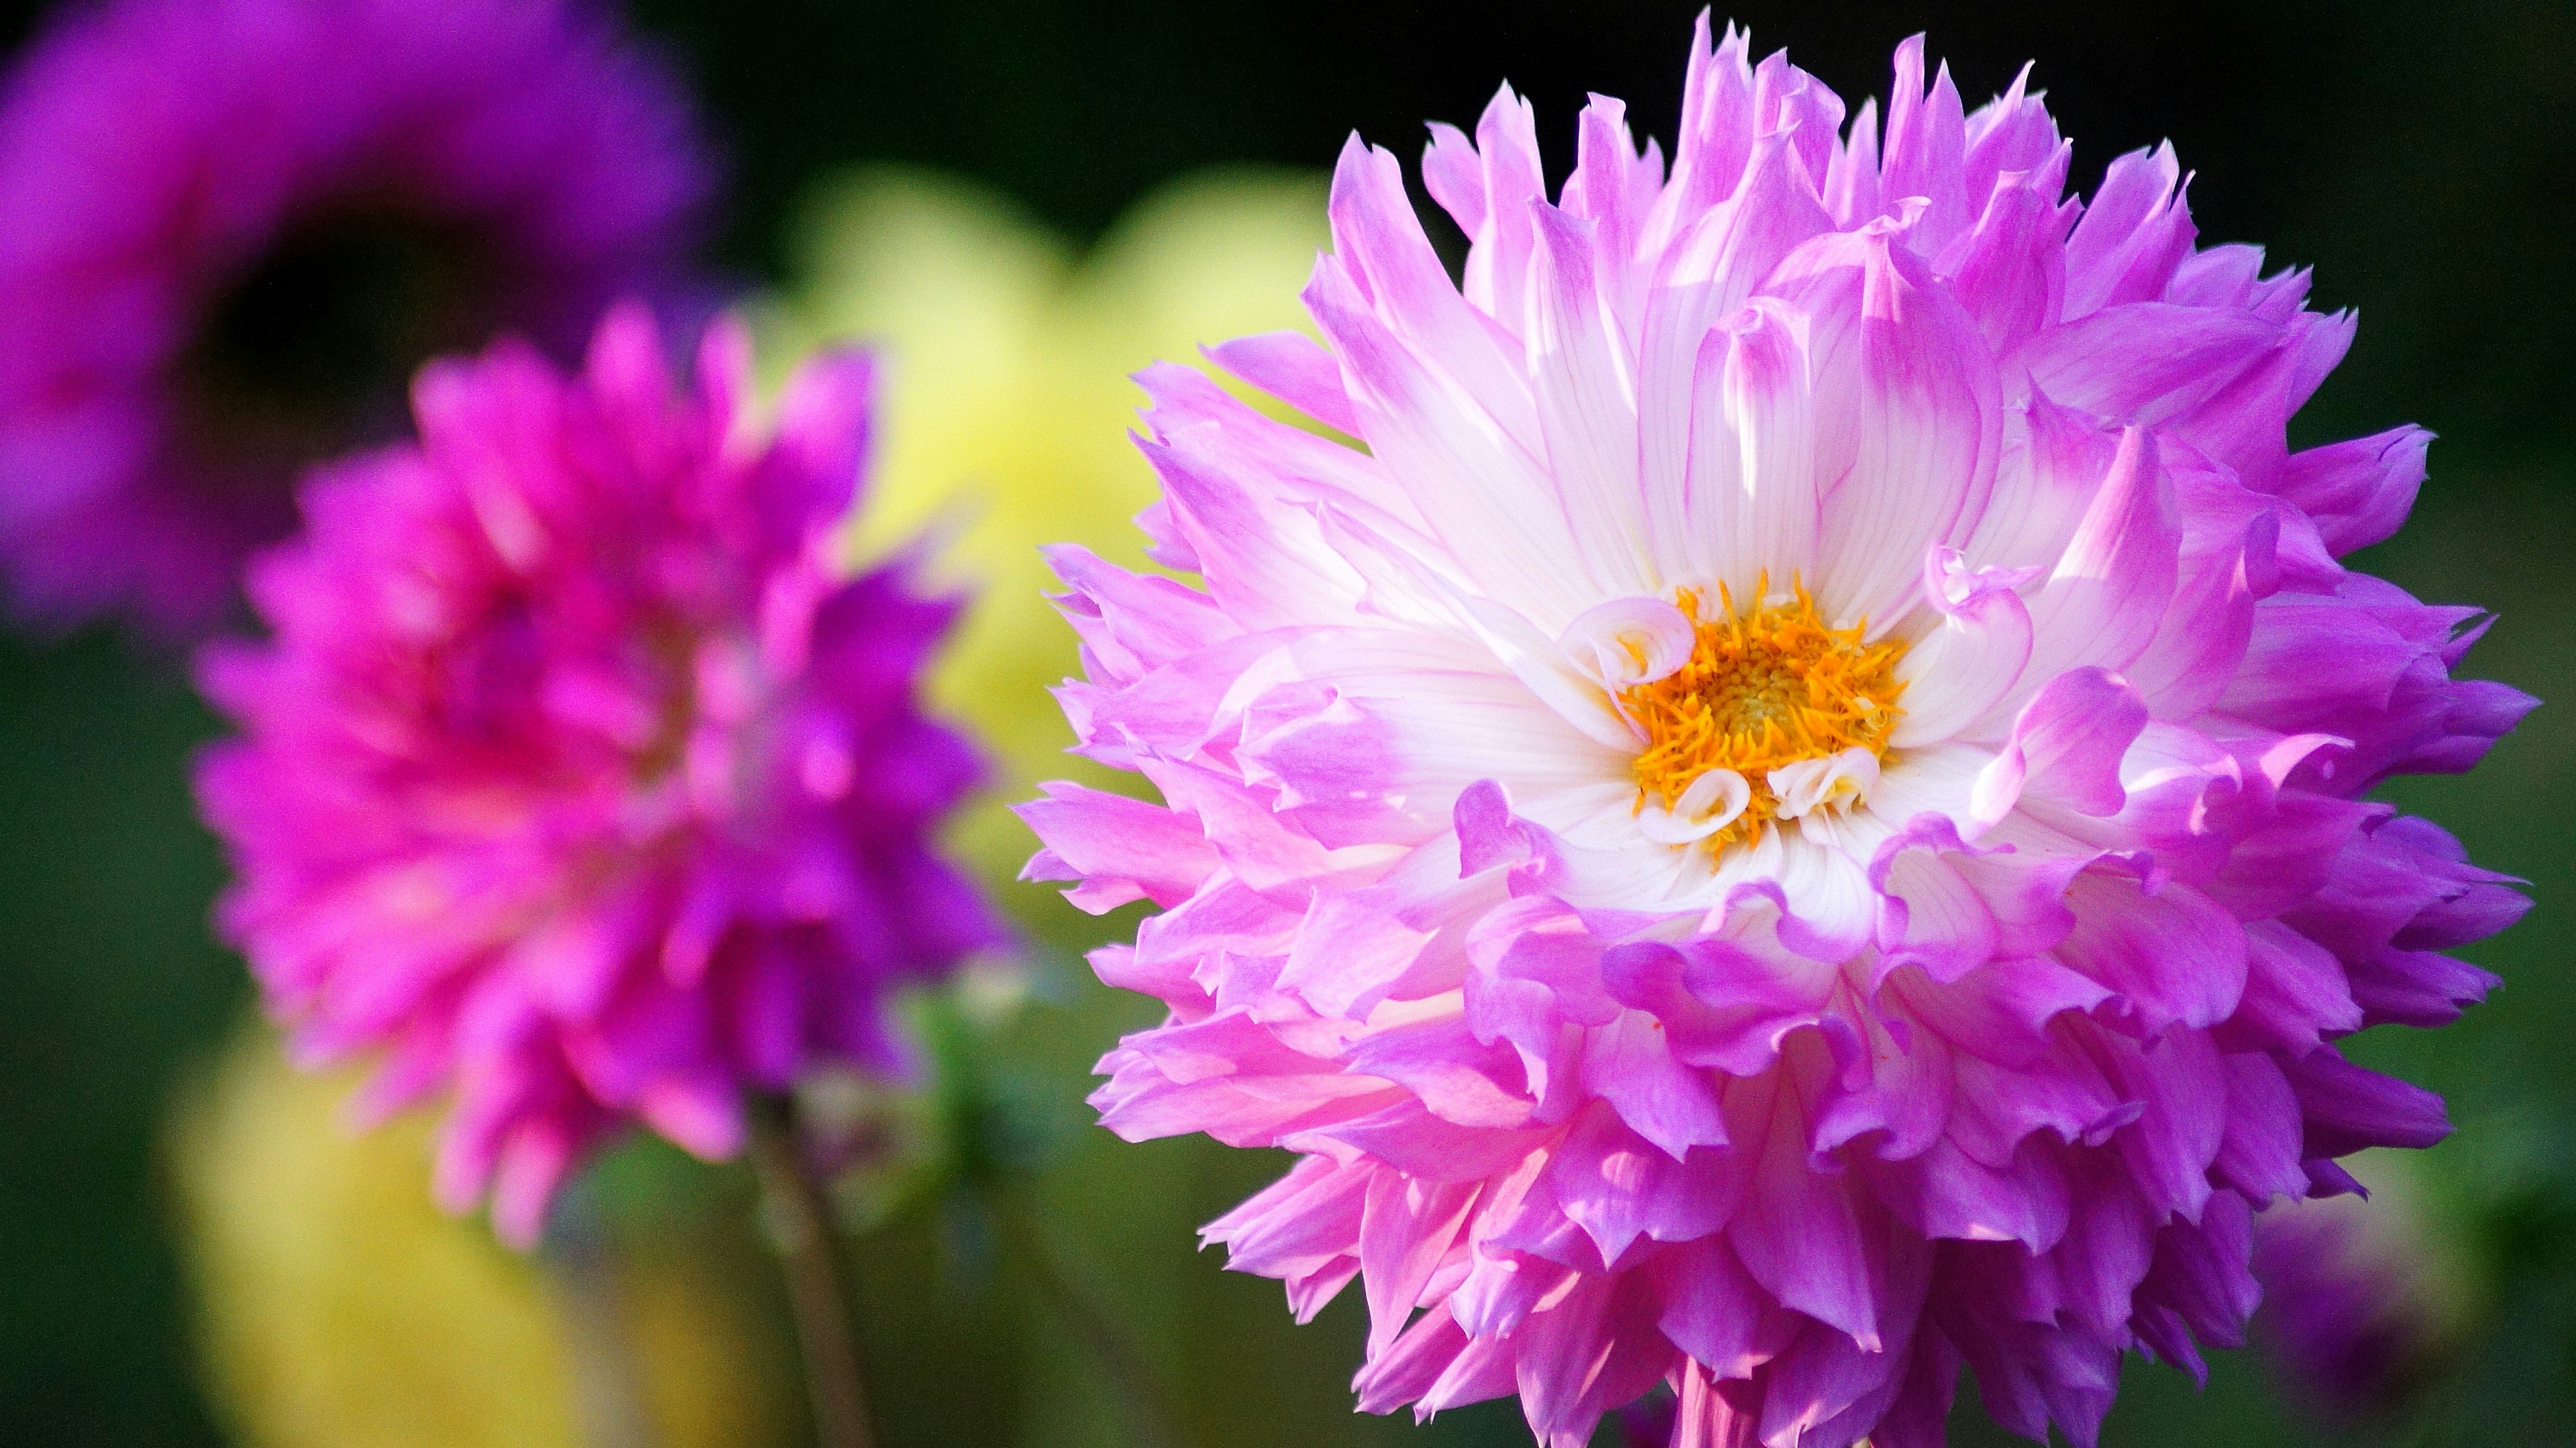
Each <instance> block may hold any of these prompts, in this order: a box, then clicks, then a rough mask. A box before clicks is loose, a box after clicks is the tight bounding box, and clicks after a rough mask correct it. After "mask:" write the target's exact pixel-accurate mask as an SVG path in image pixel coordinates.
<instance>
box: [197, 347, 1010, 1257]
mask: <svg viewBox="0 0 2576 1448" xmlns="http://www.w3.org/2000/svg"><path fill="white" fill-rule="evenodd" d="M749 366H750V354H749V343H748V341H747V339H746V336H745V334H744V332H743V331H742V329H741V328H740V327H739V326H738V325H736V324H734V323H732V322H731V321H729V320H728V321H723V322H719V323H718V324H716V325H715V326H714V327H712V328H710V329H709V331H708V334H707V337H706V340H705V342H704V344H703V345H702V347H701V349H700V354H699V358H698V366H697V382H696V387H695V389H694V391H693V392H687V393H675V391H674V387H673V382H672V379H671V378H670V376H669V374H668V372H667V370H666V365H665V362H664V358H663V354H662V351H661V346H660V343H659V340H658V339H657V337H656V335H655V332H654V328H653V324H652V322H651V320H650V319H649V317H647V316H646V315H645V314H644V313H643V312H642V310H641V309H640V308H624V309H620V310H618V311H616V312H614V313H612V314H611V315H610V317H609V319H608V321H607V322H606V323H605V324H603V325H602V326H601V328H600V330H599V333H598V336H597V338H596V339H595V340H594V341H593V343H592V345H591V350H590V357H589V362H588V365H587V368H586V370H585V371H584V372H583V373H582V374H581V375H580V376H578V377H574V378H569V379H567V378H566V377H564V376H562V375H561V374H560V373H558V372H557V371H556V370H555V369H554V368H553V367H552V366H551V365H549V364H548V363H547V362H546V361H545V360H544V359H543V358H541V357H540V356H539V355H538V354H537V353H536V352H534V351H533V350H531V349H530V348H528V347H525V346H523V345H518V344H515V343H503V344H502V345H500V346H497V347H495V348H494V349H493V350H492V351H491V352H490V353H488V354H487V355H485V356H484V357H482V358H481V359H479V360H474V361H444V362H439V363H434V364H432V365H431V366H430V367H429V368H428V369H426V370H425V371H424V372H423V373H422V375H421V378H420V380H419V382H418V384H417V386H416V387H415V389H414V391H415V404H414V405H415V407H416V410H417V412H418V415H419V426H420V442H419V443H418V445H416V446H412V445H406V446H402V447H398V448H394V449H391V450H388V451H385V452H382V453H378V454H374V455H371V456H364V457H359V458H356V459H353V460H350V461H346V462H342V463H338V464H334V465H331V466H329V467H326V468H324V469H322V470H320V471H318V472H317V473H316V475H315V476H314V479H313V480H312V481H311V482H310V483H309V484H308V485H307V486H306V489H305V492H304V506H305V511H306V515H307V520H308V531H307V533H306V534H305V535H304V536H303V537H302V538H300V539H298V540H297V541H295V542H293V543H290V544H288V545H285V546H283V547H280V548H278V549H276V550H275V551H273V552H271V553H268V554H266V555H264V556H263V557H261V558H259V559H257V560H255V561H254V562H253V563H252V565H251V567H250V570H249V574H248V587H249V590H250V593H251V598H252V602H253V603H254V605H255V606H256V607H257V609H258V611H259V612H260V613H261V614H262V615H263V616H264V617H265V619H266V621H267V622H268V623H269V625H270V626H271V627H272V628H273V629H274V631H275V638H274V641H273V642H266V643H255V644H254V643H219V644H216V645H212V646H210V647H209V648H208V650H207V651H206V653H205V655H204V660H203V667H202V675H203V679H204V683H205V687H206V689H207V691H208V693H209V694H210V695H211V696H212V697H213V698H214V699H215V701H216V702H217V703H218V704H219V705H220V706H221V707H222V708H223V709H224V710H225V711H226V712H228V713H229V714H231V715H232V716H233V718H234V719H235V720H236V721H237V722H238V723H239V724H240V725H241V727H242V730H243V732H244V735H245V737H244V738H242V739H239V740H236V741H232V742H228V743H225V744H223V745H220V746H218V747H217V748H216V749H215V750H213V751H212V752H211V753H210V754H209V755H208V756H207V758H206V759H205V761H204V762H203V764H202V766H201V767H200V770H199V773H198V791H199V796H200V799H201V800H202V803H203V806H204V809H205V812H206V816H207V818H208V820H209V821H210V822H211V823H212V824H213V826H214V827H215V829H216V830H217V832H218V833H219V834H221V835H222V836H223V838H224V840H225V842H226V843H227V845H228V846H229V847H230V849H231V853H232V856H233V859H234V861H235V863H236V865H237V867H238V869H239V872H240V880H239V882H238V883H237V884H236V885H235V886H234V887H233V888H232V889H231V891H230V892H229V893H228V894H227V895H226V896H225V897H224V899H223V901H222V904H221V907H220V915H221V922H222V926H223V929H224V930H225V932H226V934H227V935H228V936H229V937H230V938H231V939H232V940H234V941H235V942H237V943H238V944H239V945H240V946H241V947H242V948H243V950H244V951H245V952H246V953H247V954H248V956H249V958H250V961H251V966H252V969H253V970H254V972H255V973H256V974H257V975H258V977H259V980H260V982H261V984H262V986H263V987H264V988H265V991H266V995H267V999H268V1003H269V1006H270V1008H271V1010H272V1011H273V1012H275V1013H276V1014H277V1015H279V1016H280V1017H282V1018H284V1020H285V1021H286V1022H288V1023H289V1025H290V1026H291V1027H292V1030H293V1036H292V1041H293V1046H294V1049H295V1050H296V1052H297V1054H298V1056H299V1058H300V1059H302V1060H304V1061H306V1062H308V1063H314V1062H322V1061H329V1060H335V1059H339V1058H342V1057H345V1056H349V1055H351V1054H353V1053H357V1052H361V1051H368V1050H372V1049H378V1048H381V1050H382V1053H383V1056H382V1066H381V1069H380V1071H379V1072H378V1074H377V1075H376V1077H375V1078H374V1080H373V1082H372V1083H371V1084H370V1086H369V1088H368V1089H367V1090H366V1092H365V1093H364V1094H363V1096H362V1099H361V1110H362V1111H363V1112H364V1113H365V1114H368V1115H370V1116H380V1115H381V1114H383V1113H386V1112H389V1111H392V1110H394V1109H396V1108H399V1107H401V1106H403V1105H404V1104H406V1103H409V1102H411V1101H414V1100H416V1099H418V1098H420V1097H421V1096H423V1095H424V1094H426V1093H428V1092H430V1091H433V1090H436V1089H439V1088H442V1087H444V1088H448V1089H450V1090H451V1091H452V1093H453V1103H454V1105H453V1113H452V1115H451V1116H450V1118H449V1121H448V1125H447V1129H446V1134H445V1137H444V1140H443V1142H442V1146H441V1158H440V1162H439V1193H440V1196H441V1198H442V1199H443V1200H444V1201H445V1202H447V1203H448V1204H449V1205H450V1206H451V1207H453V1208H456V1209H459V1210H462V1209H464V1208H466V1207H468V1206H470V1205H471V1204H472V1203H473V1202H474V1201H475V1200H477V1199H478V1198H479V1197H480V1196H481V1195H482V1194H483V1193H484V1192H485V1190H486V1189H487V1188H489V1189H490V1190H491V1191H492V1193H493V1196H494V1217H495V1219H496V1221H497V1223H498V1225H499V1227H500V1229H501V1231H502V1233H503V1235H504V1236H506V1237H508V1238H510V1239H511V1240H513V1241H517V1242H523V1243H524V1242H526V1241H528V1240H530V1239H531V1238H532V1237H533V1235H534V1234H535V1233H536V1231H537V1230H538V1228H539V1227H540V1226H541V1224H542V1222H543V1219H544V1213H545V1206H546V1203H547V1201H548V1199H549V1198H550V1196H551V1195H552V1193H553V1191H554V1190H555V1188H556V1186H557V1185H558V1184H559V1183H560V1182H561V1181H562V1179H563V1178H564V1176H565V1175H566V1173H567V1172H568V1171H569V1170H571V1168H572V1167H573V1166H574V1165H575V1163H576V1162H577V1161H578V1159H579V1158H580V1157H581V1155H582V1153H583V1152H584V1151H585V1149H587V1148H588V1147H590V1146H591V1145H593V1144H594V1143H596V1142H598V1141H599V1140H600V1139H601V1138H602V1137H603V1136H604V1135H606V1134H607V1133H609V1132H610V1131H612V1130H614V1129H615V1128H617V1127H618V1126H620V1125H622V1124H623V1123H625V1122H626V1121H628V1120H629V1119H634V1120H640V1121H642V1122H643V1123H644V1124H646V1125H648V1126H650V1127H651V1128H653V1129H654V1130H657V1131H659V1132H661V1133H662V1134H663V1135H665V1136H667V1137H669V1138H671V1139H672V1140H674V1141H676V1142H678V1143H679V1144H680V1145H682V1146H684V1147H686V1148H688V1149H689V1150H691V1151H694V1152H697V1153H698V1154H700V1155H703V1156H707V1157H721V1156H725V1155H728V1154H730V1153H732V1152H733V1151H735V1150H736V1149H737V1148H738V1146H739V1145H740V1143H741V1141H742V1139H743V1133H744V1116H743V1096H744V1094H745V1093H746V1092H775V1091H780V1090H784V1089H785V1088H787V1087H789V1086H791V1085H792V1084H793V1083H795V1082H796V1081H797V1080H798V1079H799V1078H800V1077H802V1076H804V1075H805V1074H806V1073H807V1072H809V1071H810V1070H812V1069H814V1068H816V1067H818V1066H822V1065H826V1064H850V1065H856V1066H859V1067H862V1068H868V1069H878V1070H884V1069H890V1068H895V1067H898V1066H899V1065H900V1064H901V1062H900V1058H899V1052H898V1049H897V1046H896V1044H895V1042H894V1040H893V1039H892V1038H891V1036H890V1034H889V1027H888V1021H887V1019H886V1014H885V1008H886V1003H887V995H888V992H889V991H890V989H892V988H893V987H895V986H898V985H900V984H902V983H904V982H907V981H918V980H926V979H930V978H934V977H937V976H940V975H942V974H944V973H945V972H946V971H947V970H949V969H950V968H951V967H952V966H953V965H955V964H956V963H957V962H958V961H959V960H960V959H961V958H962V957H963V956H965V955H966V954H968V953H970V952H973V951H975V950H978V949H981V948H985V947H991V946H996V945H999V944H1001V943H1002V941H1003V934H1002V931H1001V930H1000V928H999V927H998V925H997V924H996V921H995V919H994V917H993V916H992V914H991V913H990V912H989V911H988V909H987V908H986V906H985V904H984V903H983V902H982V901H981V900H980V899H979V898H978V896H977V894H976V892H975V891H974V889H973V888H972V887H971V886H970V885H969V884H968V883H967V881H966V880H965V878H964V877H963V876H962V875H960V874H959V873H958V872H957V871H955V870H954V869H952V868H951V867H950V866H949V865H948V864H946V863H945V862H943V861H942V860H941V859H939V858H938V857H937V856H936V855H935V854H934V853H933V851H932V848H931V844H930V841H929V839H928V832H929V830H930V829H931V828H932V827H933V826H934V825H935V824H936V823H937V822H938V820H939V819H940V817H941V816H942V814H943V813H944V812H945V811H946V810H947V809H948V808H949V807H950V806H951V805H952V804H953V803H954V802H955V801H956V800H957V799H958V798H959V796H960V795H961V794H963V793H964V792H965V791H966V790H967V789H968V787H969V786H970V785H972V784H973V782H974V781H975V778H976V775H977V764H976V761H975V760H974V758H973V756H972V755H971V753H970V752H969V749H968V747H967V745H966V744H965V742H964V741H963V740H962V739H961V738H959V737H958V736H957V735H956V734H954V733H952V732H950V731H949V730H947V729H945V728H943V727H941V726H939V725H937V724H934V723H932V722H930V721H928V720H926V719H924V718H923V717H922V716H921V714H920V713H919V712H918V710H917V707H916V703H915V687H914V686H915V681H916V676H917V674H918V672H919V670H920V668H921V667H922V665H923V664H924V662H925V661H926V659H927V657H928V656H929V654H930V652H931V651H932V649H933V648H934V646H935V645H936V644H937V643H938V641H939V639H940V637H941V635H942V632H943V631H944V630H945V629H946V627H947V626H948V624H949V621H950V619H951V617H952V615H953V614H954V612H955V606H954V604H953V603H950V602H944V601H934V600H930V599H926V598H924V597H922V596H921V595H920V594H918V593H917V592H915V591H914V589H913V587H912V585H911V584H910V583H909V582H908V581H907V579H906V577H905V575H904V572H903V569H902V567H901V566H900V565H890V566H888V567H884V568H881V569H878V570H877V571H874V572H871V573H868V574H865V575H863V576H860V577H858V578H855V579H845V578H843V577H841V576H839V575H838V574H837V573H836V572H835V570H833V569H832V568H831V567H830V566H829V563H828V556H829V550H828V546H827V545H828V542H829V540H830V538H831V536H832V533H833V529H834V527H835V524H836V523H837V522H838V521H839V520H840V519H841V517H842V515H843V514H844V512H845V511H846V509H847V508H848V506H849V504H850V502H851V494H852V487H853V481H854V479H855V478H856V477H857V476H858V474H859V470H860V467H861V464H862V459H863V454H864V451H865V447H866V443H867V437H868V427H869V423H868V419H869V409H870V391H871V372H870V366H869V363H868V360H867V358H866V357H865V356H864V355H861V354H856V353H836V354H827V355H825V356H824V357H822V358H820V359H818V360H816V361H814V362H812V363H810V364H808V365H807V367H806V368H805V369H803V370H802V371H800V372H799V373H798V374H797V376H796V377H795V379H794V380H793V381H792V382H791V383H790V384H789V386H788V389H787V392H786V395H785V398H784V400H783V401H782V403H781V405H780V407H781V413H780V417H779V421H778V424H777V431H776V435H775V437H774V438H772V439H769V440H763V438H762V437H761V436H760V434H759V430H758V427H757V425H756V424H755V422H754V420H753V419H752V418H751V416H750V415H749V414H748V408H749V398H748V395H747V388H748V374H749Z"/></svg>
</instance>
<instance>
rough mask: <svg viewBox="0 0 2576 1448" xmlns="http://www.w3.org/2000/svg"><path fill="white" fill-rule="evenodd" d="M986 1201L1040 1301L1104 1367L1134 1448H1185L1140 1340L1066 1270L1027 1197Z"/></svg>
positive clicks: (1003, 1195) (997, 1193)
mask: <svg viewBox="0 0 2576 1448" xmlns="http://www.w3.org/2000/svg"><path fill="white" fill-rule="evenodd" d="M986 1195H987V1201H988V1202H989V1204H990V1205H991V1208H992V1211H993V1219H994V1222H995V1223H996V1225H998V1226H999V1228H1000V1229H1001V1233H1002V1236H1003V1240H1004V1241H1006V1242H1008V1243H1009V1244H1010V1245H1011V1247H1012V1249H1013V1251H1014V1254H1015V1255H1016V1256H1018V1257H1019V1258H1020V1260H1021V1261H1022V1262H1023V1263H1025V1264H1026V1265H1027V1267H1028V1270H1029V1275H1030V1277H1031V1279H1032V1280H1033V1281H1034V1282H1035V1283H1036V1285H1037V1289H1038V1295H1039V1296H1040V1297H1042V1298H1044V1299H1045V1300H1046V1304H1047V1306H1048V1307H1050V1308H1052V1309H1053V1310H1054V1311H1055V1313H1056V1314H1057V1315H1058V1316H1060V1317H1062V1318H1063V1319H1064V1321H1065V1323H1066V1325H1068V1326H1070V1327H1071V1328H1072V1329H1073V1333H1074V1336H1075V1337H1077V1338H1080V1339H1081V1340H1082V1345H1083V1347H1084V1348H1085V1349H1086V1350H1087V1351H1088V1352H1089V1353H1090V1354H1091V1358H1092V1361H1093V1362H1095V1363H1097V1364H1099V1367H1100V1373H1101V1376H1102V1377H1103V1378H1104V1379H1106V1380H1107V1382H1108V1384H1109V1395H1110V1398H1111V1399H1112V1400H1113V1401H1114V1402H1115V1403H1116V1404H1117V1406H1118V1416H1119V1417H1120V1418H1121V1419H1122V1420H1124V1422H1125V1425H1126V1428H1127V1441H1128V1442H1129V1443H1130V1444H1132V1445H1134V1448H1181V1444H1182V1442H1183V1439H1182V1438H1181V1436H1180V1434H1179V1433H1177V1432H1175V1431H1174V1430H1173V1427H1172V1424H1173V1421H1174V1420H1173V1416H1172V1409H1171V1401H1170V1399H1169V1398H1168V1397H1166V1396H1165V1395H1164V1393H1163V1389H1162V1385H1161V1382H1160V1380H1159V1379H1157V1378H1156V1377H1155V1375H1154V1371H1153V1369H1152V1368H1151V1367H1150V1366H1148V1365H1147V1363H1146V1362H1145V1357H1144V1354H1143V1353H1141V1352H1139V1351H1138V1350H1137V1348H1136V1344H1135V1340H1134V1339H1132V1338H1130V1337H1129V1336H1128V1335H1127V1333H1126V1331H1125V1330H1124V1329H1123V1328H1122V1327H1121V1326H1120V1325H1119V1322H1118V1319H1117V1317H1116V1316H1115V1315H1114V1314H1112V1313H1111V1312H1110V1311H1109V1310H1108V1309H1107V1308H1106V1307H1104V1306H1103V1305H1102V1304H1101V1302H1100V1299H1099V1297H1098V1295H1097V1294H1095V1293H1093V1292H1090V1291H1088V1290H1086V1289H1085V1286H1084V1284H1083V1283H1082V1282H1080V1281H1079V1280H1077V1279H1076V1278H1075V1276H1074V1275H1073V1274H1072V1273H1069V1272H1068V1271H1066V1270H1065V1267H1064V1264H1063V1262H1062V1261H1060V1260H1059V1259H1058V1258H1057V1256H1056V1253H1055V1249H1054V1247H1053V1246H1052V1245H1051V1244H1050V1243H1049V1241H1048V1239H1047V1234H1046V1229H1045V1227H1044V1226H1043V1225H1042V1224H1041V1223H1040V1222H1039V1221H1038V1218H1037V1214H1036V1213H1035V1212H1034V1211H1032V1210H1031V1209H1030V1207H1029V1204H1028V1202H1027V1200H1026V1198H1025V1196H1024V1194H1023V1193H1021V1192H1019V1191H1017V1190H1014V1189H1012V1188H1009V1187H995V1188H991V1189H990V1190H988V1192H987V1194H986Z"/></svg>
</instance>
